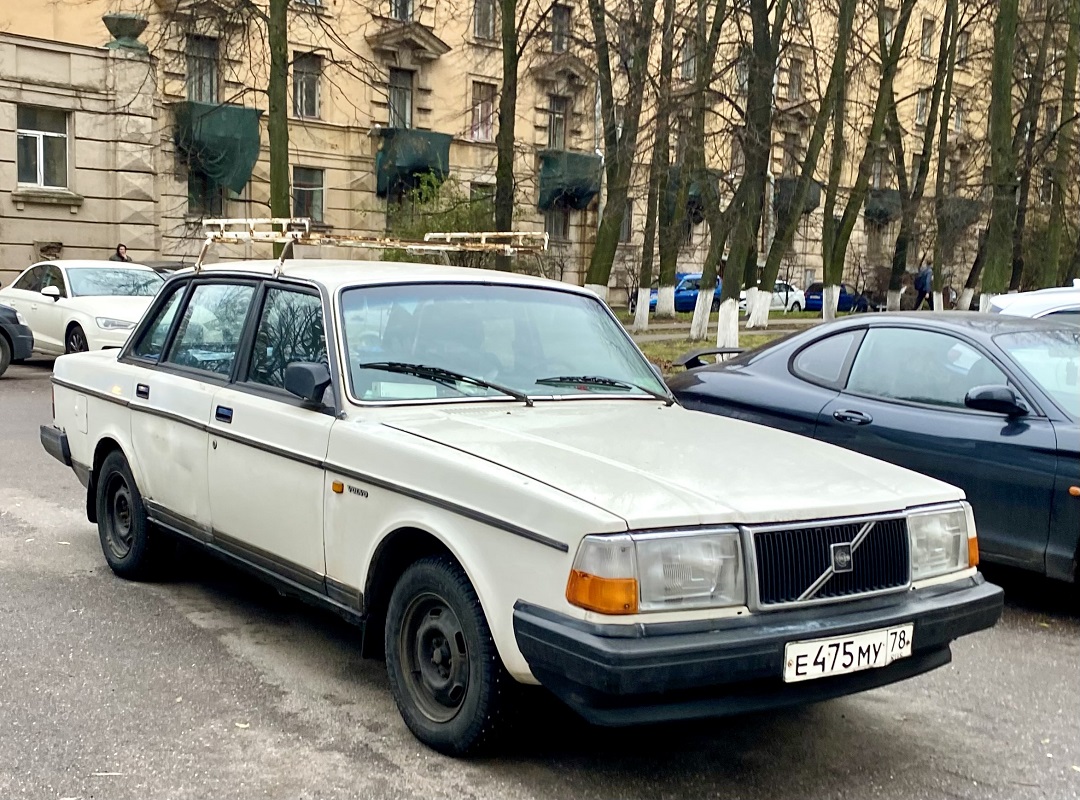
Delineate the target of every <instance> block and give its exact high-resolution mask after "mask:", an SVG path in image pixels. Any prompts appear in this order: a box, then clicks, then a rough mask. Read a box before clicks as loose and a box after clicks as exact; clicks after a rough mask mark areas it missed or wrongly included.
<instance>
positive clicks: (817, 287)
mask: <svg viewBox="0 0 1080 800" xmlns="http://www.w3.org/2000/svg"><path fill="white" fill-rule="evenodd" d="M806 293H807V294H821V284H820V283H811V284H810V286H808V287H807V289H806Z"/></svg>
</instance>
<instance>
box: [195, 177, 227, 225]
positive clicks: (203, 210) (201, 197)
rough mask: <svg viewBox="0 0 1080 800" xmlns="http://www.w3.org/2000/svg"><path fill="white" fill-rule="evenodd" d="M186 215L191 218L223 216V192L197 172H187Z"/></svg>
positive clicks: (219, 187)
mask: <svg viewBox="0 0 1080 800" xmlns="http://www.w3.org/2000/svg"><path fill="white" fill-rule="evenodd" d="M187 194H188V202H187V213H188V216H191V217H223V216H225V190H224V189H223V188H222V187H221V186H219V185H218V184H216V183H214V181H212V180H210V178H208V177H207V176H206V175H205V174H204V173H202V172H199V171H197V170H194V169H192V170H189V171H188V179H187Z"/></svg>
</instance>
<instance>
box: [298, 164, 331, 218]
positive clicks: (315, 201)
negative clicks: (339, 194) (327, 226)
mask: <svg viewBox="0 0 1080 800" xmlns="http://www.w3.org/2000/svg"><path fill="white" fill-rule="evenodd" d="M292 175H293V180H292V196H293V216H294V217H307V218H308V219H310V220H311V221H312V222H322V221H323V209H324V204H323V193H324V192H325V191H326V189H325V187H324V186H323V171H322V170H321V169H310V168H308V167H293V172H292Z"/></svg>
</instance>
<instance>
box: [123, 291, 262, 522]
mask: <svg viewBox="0 0 1080 800" xmlns="http://www.w3.org/2000/svg"><path fill="white" fill-rule="evenodd" d="M254 293H255V284H254V283H253V282H250V281H249V282H242V281H236V282H233V281H228V280H222V279H207V280H195V281H185V282H181V283H179V284H176V285H173V286H170V287H169V288H167V289H166V290H165V293H163V295H162V296H161V297H159V298H158V299H156V300H155V301H154V306H153V307H152V309H151V311H150V315H149V318H150V319H151V322H150V323H148V324H147V325H146V326H145V327H143V328H141V329H140V330H139V331H138V332H137V336H138V339H136V340H135V341H134V343H133V346H132V347H131V348H130V349H129V350H128V351H126V352H125V355H124V358H125V360H126V361H128V362H130V363H132V364H135V365H139V366H141V367H142V369H141V370H140V371H138V372H137V373H136V376H135V381H136V385H135V387H134V391H133V394H132V400H131V410H132V412H133V413H132V414H131V441H132V446H133V448H134V450H135V455H136V458H137V460H138V462H139V464H140V465H141V468H142V469H141V471H142V478H143V480H142V481H141V482H140V489H141V490H142V492H143V495H144V497H146V498H147V499H148V501H149V503H150V508H151V510H152V512H153V513H155V514H157V515H158V516H159V517H160V518H163V519H165V520H167V521H168V523H169V524H171V525H173V526H174V527H176V528H178V529H180V530H181V531H183V532H185V533H188V534H189V535H193V536H197V537H199V538H202V539H204V540H209V538H210V535H211V530H212V527H211V516H210V495H209V484H208V482H207V451H208V442H209V435H208V433H207V429H208V426H209V422H210V417H211V413H212V411H211V409H212V406H213V400H214V394H215V393H216V392H217V391H218V390H219V389H220V388H221V387H222V386H224V385H225V384H226V383H227V382H228V380H229V377H230V375H231V373H232V369H233V365H234V363H235V361H236V356H237V353H238V351H239V343H240V337H241V332H242V331H243V328H244V325H245V323H246V320H247V315H248V310H249V307H250V305H251V301H252V298H253V296H254Z"/></svg>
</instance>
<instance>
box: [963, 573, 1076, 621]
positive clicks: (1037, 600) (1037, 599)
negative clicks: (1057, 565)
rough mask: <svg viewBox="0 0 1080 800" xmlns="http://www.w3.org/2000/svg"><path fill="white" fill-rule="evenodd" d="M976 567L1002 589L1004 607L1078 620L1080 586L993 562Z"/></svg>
mask: <svg viewBox="0 0 1080 800" xmlns="http://www.w3.org/2000/svg"><path fill="white" fill-rule="evenodd" d="M979 569H980V570H982V573H983V575H985V576H986V579H987V580H988V581H990V582H991V583H996V584H997V585H998V586H1000V587H1001V588H1002V589H1004V590H1005V608H1006V610H1008V609H1013V610H1016V611H1023V612H1028V613H1032V614H1042V615H1045V616H1049V617H1058V618H1062V619H1070V618H1072V619H1075V620H1080V586H1078V585H1076V584H1072V583H1064V582H1062V581H1052V580H1050V579H1048V578H1044V577H1042V576H1040V575H1036V574H1035V573H1033V572H1027V571H1025V570H1020V569H1012V568H1009V567H1000V566H997V565H994V564H983V565H980V567H979Z"/></svg>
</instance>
